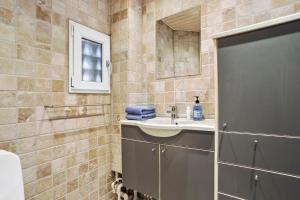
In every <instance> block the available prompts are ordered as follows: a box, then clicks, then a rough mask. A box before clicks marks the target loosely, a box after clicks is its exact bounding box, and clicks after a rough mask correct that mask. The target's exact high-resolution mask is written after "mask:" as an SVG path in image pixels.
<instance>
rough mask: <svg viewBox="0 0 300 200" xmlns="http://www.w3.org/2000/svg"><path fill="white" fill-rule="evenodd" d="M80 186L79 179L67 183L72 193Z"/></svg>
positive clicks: (68, 189) (68, 190)
mask: <svg viewBox="0 0 300 200" xmlns="http://www.w3.org/2000/svg"><path fill="white" fill-rule="evenodd" d="M77 188H78V179H74V180H72V181H69V182H68V183H67V192H68V193H70V192H72V191H74V190H76V189H77Z"/></svg>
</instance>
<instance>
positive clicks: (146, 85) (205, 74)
mask: <svg viewBox="0 0 300 200" xmlns="http://www.w3.org/2000/svg"><path fill="white" fill-rule="evenodd" d="M119 2H126V4H128V2H127V1H126V0H115V1H113V4H115V5H120V3H119ZM130 2H131V3H130V4H136V5H137V7H139V6H140V4H141V3H142V23H140V22H139V23H135V24H130V25H129V23H128V21H130V18H131V17H132V16H133V15H131V14H128V16H127V17H128V18H129V19H128V18H127V19H126V20H125V21H126V23H123V24H122V26H121V27H120V26H116V27H117V29H115V31H117V32H121V33H122V35H123V36H124V37H126V39H125V40H124V41H125V43H122V42H121V41H120V40H119V43H118V45H119V46H118V49H119V51H120V52H122V51H121V49H125V48H122V45H125V46H126V50H124V51H123V53H124V52H127V54H126V55H128V46H130V45H131V44H132V42H134V41H132V40H129V35H130V31H132V30H134V29H133V28H134V26H142V58H141V60H142V64H139V65H137V66H140V69H137V68H136V65H135V67H134V68H133V70H134V73H131V72H130V73H129V74H132V79H133V80H140V78H141V77H142V79H143V80H142V81H140V85H137V84H135V83H136V82H134V81H132V79H131V80H128V79H127V78H128V77H127V75H128V74H127V73H128V71H129V70H128V69H129V68H131V67H132V66H131V65H132V63H130V62H127V61H128V57H127V58H126V62H124V63H123V64H122V65H121V64H120V65H118V70H119V72H118V73H115V74H114V77H115V76H117V77H115V80H120V79H121V78H122V77H123V78H124V79H123V81H122V82H120V83H121V84H120V85H123V86H124V87H123V88H122V89H120V85H119V86H116V85H115V86H114V87H117V88H118V90H115V91H117V92H115V94H116V96H118V98H123V97H124V98H123V99H122V102H117V101H115V100H113V102H114V114H115V119H117V118H124V107H125V106H126V104H133V103H152V104H155V106H156V108H157V111H158V114H159V115H165V111H166V109H167V107H168V106H169V105H172V104H176V105H177V106H178V109H179V114H184V113H185V109H186V106H187V105H192V104H193V100H194V98H193V97H194V96H195V95H199V96H200V100H201V102H202V105H203V108H204V115H205V116H206V117H207V118H213V117H214V113H215V111H214V100H215V97H214V92H215V91H214V56H215V55H214V41H213V39H212V35H213V34H215V33H218V32H222V31H225V30H230V29H234V28H237V27H241V26H246V25H250V24H254V23H257V22H261V21H265V20H269V19H272V18H276V17H280V16H284V15H288V14H292V13H295V12H300V1H299V0H263V1H262V0H206V1H205V0H176V2H175V1H170V0H142V2H141V1H130ZM121 4H122V3H121ZM200 4H202V6H201V33H200V35H201V36H200V37H201V39H200V44H201V54H200V57H201V72H200V75H198V76H190V77H179V78H169V79H163V80H157V79H156V78H155V69H156V64H155V61H156V58H155V56H156V38H155V37H156V33H155V23H156V20H159V19H162V18H164V17H167V16H170V15H172V14H175V13H177V12H180V11H183V10H186V9H189V8H192V7H195V6H198V5H200ZM128 13H130V11H128ZM129 27H130V29H131V30H129ZM135 29H138V30H140V28H139V27H135ZM112 35H114V32H113V31H112ZM122 72H123V73H122ZM139 73H142V74H139ZM137 88H138V89H137ZM140 91H142V92H140ZM122 93H126V94H129V93H131V95H132V97H134V98H128V97H127V96H125V95H122ZM144 98H147V99H146V101H145V100H144ZM114 99H115V96H114ZM115 124H117V120H116V121H115ZM115 127H117V128H116V129H115V135H114V137H113V138H114V142H113V143H114V147H115V149H119V150H117V151H114V153H113V160H114V161H113V162H114V163H115V164H114V169H115V170H120V169H121V167H120V165H119V164H120V163H121V161H120V158H121V156H120V138H119V135H118V134H119V129H118V126H115Z"/></svg>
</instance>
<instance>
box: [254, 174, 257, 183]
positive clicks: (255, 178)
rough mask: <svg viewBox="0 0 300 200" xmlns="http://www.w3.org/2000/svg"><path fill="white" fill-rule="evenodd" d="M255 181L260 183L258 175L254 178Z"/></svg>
mask: <svg viewBox="0 0 300 200" xmlns="http://www.w3.org/2000/svg"><path fill="white" fill-rule="evenodd" d="M254 181H255V182H256V183H257V182H258V175H257V174H255V176H254Z"/></svg>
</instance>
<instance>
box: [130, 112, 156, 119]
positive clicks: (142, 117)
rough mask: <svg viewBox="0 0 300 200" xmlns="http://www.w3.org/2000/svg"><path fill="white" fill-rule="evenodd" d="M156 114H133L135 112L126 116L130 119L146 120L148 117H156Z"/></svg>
mask: <svg viewBox="0 0 300 200" xmlns="http://www.w3.org/2000/svg"><path fill="white" fill-rule="evenodd" d="M155 117H156V114H155V113H151V114H145V115H133V114H127V116H126V118H127V119H128V120H146V119H152V118H155Z"/></svg>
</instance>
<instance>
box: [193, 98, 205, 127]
mask: <svg viewBox="0 0 300 200" xmlns="http://www.w3.org/2000/svg"><path fill="white" fill-rule="evenodd" d="M195 97H196V101H195V105H194V107H193V120H194V121H200V120H202V119H203V113H202V106H201V104H200V101H199V96H195Z"/></svg>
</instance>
